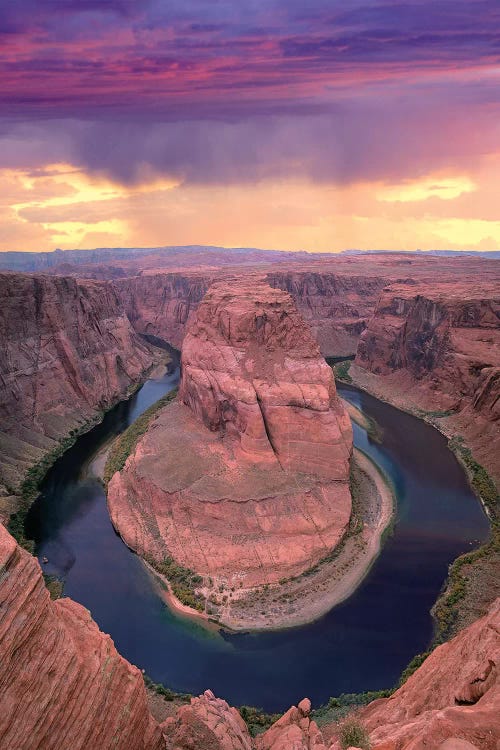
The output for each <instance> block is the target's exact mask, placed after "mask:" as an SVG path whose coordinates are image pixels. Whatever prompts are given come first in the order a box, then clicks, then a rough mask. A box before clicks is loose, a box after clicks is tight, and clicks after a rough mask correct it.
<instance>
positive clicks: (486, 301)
mask: <svg viewBox="0 0 500 750" xmlns="http://www.w3.org/2000/svg"><path fill="white" fill-rule="evenodd" d="M351 370H352V375H353V377H354V379H355V381H356V382H358V383H359V384H360V385H362V386H365V387H368V389H369V390H371V391H373V392H374V393H375V394H378V395H381V396H382V397H386V398H388V400H390V401H391V402H393V403H396V405H398V404H400V405H402V406H404V407H406V408H408V407H413V408H414V409H420V410H422V411H425V412H430V413H433V414H434V415H435V417H436V418H438V419H439V423H440V427H441V428H442V429H443V430H444V431H445V432H447V433H448V434H450V435H452V434H455V433H456V434H460V435H462V436H464V437H465V439H466V441H467V442H468V443H469V444H470V447H471V448H472V449H473V452H474V455H475V457H476V458H477V460H478V461H479V462H480V463H482V464H484V466H485V467H486V468H487V469H488V470H489V472H490V473H491V474H492V476H493V477H495V478H496V479H497V480H499V479H500V468H499V465H498V455H499V453H500V400H499V396H500V296H499V294H498V284H496V283H488V282H487V281H484V282H483V281H476V282H473V281H471V282H470V283H467V284H457V283H455V284H448V283H445V284H443V283H441V284H426V285H425V286H424V285H416V286H402V285H391V286H389V287H387V289H385V290H384V292H383V293H382V294H381V296H380V299H379V301H378V304H377V308H376V311H375V313H374V315H373V317H372V319H371V320H370V322H369V324H368V327H367V329H366V331H365V332H364V333H363V334H362V336H361V339H360V342H359V346H358V351H357V355H356V360H355V366H354V367H353V368H351Z"/></svg>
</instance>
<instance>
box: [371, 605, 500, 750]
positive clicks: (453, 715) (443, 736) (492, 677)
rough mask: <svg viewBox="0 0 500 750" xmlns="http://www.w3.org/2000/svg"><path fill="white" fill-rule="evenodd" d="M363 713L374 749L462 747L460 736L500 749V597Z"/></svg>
mask: <svg viewBox="0 0 500 750" xmlns="http://www.w3.org/2000/svg"><path fill="white" fill-rule="evenodd" d="M359 718H360V721H361V722H362V723H363V724H364V726H365V727H366V729H367V730H368V732H369V734H370V740H371V747H372V750H377V748H380V750H382V748H383V750H410V749H411V750H435V749H437V748H443V750H448V749H449V750H451V748H454V747H456V748H457V750H458V748H460V747H461V745H460V744H459V743H460V741H466V742H469V743H471V744H472V745H473V746H474V747H476V748H480V749H481V750H497V748H498V741H499V738H500V599H497V600H496V602H495V603H494V604H493V605H492V607H491V609H490V611H489V613H488V614H487V615H486V616H485V617H482V618H481V619H480V620H478V621H477V622H475V623H474V624H473V625H471V626H470V627H468V628H466V629H465V630H462V631H461V632H460V633H459V634H458V635H457V636H456V637H455V638H454V639H453V640H451V641H450V642H449V643H445V644H444V645H442V646H439V647H438V648H437V649H436V650H435V651H433V652H432V654H431V655H430V656H429V657H428V658H427V659H426V661H425V662H424V663H423V665H422V666H421V667H420V668H419V669H418V670H417V671H416V672H415V673H414V674H413V675H412V676H411V677H410V678H409V680H408V681H407V682H406V683H405V684H404V685H403V687H401V688H400V689H399V690H397V691H396V692H395V693H394V695H392V696H391V697H390V698H384V699H382V700H378V701H374V702H373V703H372V704H370V705H369V706H368V707H367V708H366V709H364V711H363V712H362V713H361V715H360V717H359ZM451 738H454V739H455V740H456V742H457V744H456V746H455V745H453V744H452V741H451ZM445 741H448V744H446V745H443V744H442V743H444V742H445Z"/></svg>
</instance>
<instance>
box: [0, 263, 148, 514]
mask: <svg viewBox="0 0 500 750" xmlns="http://www.w3.org/2000/svg"><path fill="white" fill-rule="evenodd" d="M0 294H1V297H2V305H1V306H0V341H1V342H2V346H1V348H0V384H1V388H0V455H1V458H0V484H3V485H4V491H3V492H4V495H6V494H8V492H9V491H13V490H15V489H16V488H17V486H18V484H19V482H20V480H21V479H22V477H23V475H24V473H25V472H26V470H27V469H28V468H29V467H30V466H31V465H32V464H33V463H35V462H37V461H38V460H40V458H41V457H42V456H43V454H44V453H46V452H48V451H50V450H51V449H53V448H54V447H55V446H56V445H57V444H58V442H59V440H60V439H61V438H63V437H66V436H67V435H68V434H69V433H70V432H71V431H72V430H76V429H78V428H79V427H81V426H82V425H84V424H85V423H86V422H87V421H88V420H91V419H92V418H94V417H96V415H97V414H98V413H99V411H100V410H103V409H106V408H108V407H109V406H110V405H111V404H113V403H114V402H115V401H116V400H118V399H119V398H122V397H124V396H125V395H126V393H127V391H128V389H129V388H130V386H131V385H133V384H134V383H136V382H137V381H138V380H139V379H140V377H141V374H142V373H143V371H144V370H146V369H147V368H148V367H149V366H150V365H151V364H152V363H153V362H154V358H155V356H156V355H155V354H154V353H153V351H152V349H151V348H150V347H149V346H148V345H146V344H145V343H144V342H143V341H142V340H141V339H140V337H139V336H138V335H137V334H136V332H135V331H134V330H133V328H132V326H131V325H130V322H129V320H128V318H127V317H126V315H125V313H124V311H123V309H122V308H121V306H120V303H119V300H118V297H117V294H116V292H115V290H114V288H113V286H112V285H111V284H109V283H99V282H91V281H85V282H77V281H76V280H75V279H67V278H64V277H49V276H27V275H23V274H11V273H2V274H0ZM6 488H9V489H6ZM0 503H1V501H0ZM1 510H2V506H1V504H0V516H1Z"/></svg>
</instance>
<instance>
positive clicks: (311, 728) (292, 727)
mask: <svg viewBox="0 0 500 750" xmlns="http://www.w3.org/2000/svg"><path fill="white" fill-rule="evenodd" d="M310 711H311V702H310V701H309V700H308V699H307V698H304V700H302V701H301V702H300V703H299V705H298V706H292V707H291V708H290V709H289V710H288V711H287V712H286V713H285V714H283V716H282V717H281V718H280V719H278V721H277V722H275V723H274V724H273V725H272V726H271V728H270V729H268V730H267V732H264V733H263V734H261V735H259V736H258V737H256V738H255V739H253V740H252V738H251V737H250V734H249V732H248V729H247V726H246V724H245V722H244V721H243V719H242V718H241V715H240V714H239V712H238V711H237V710H236V709H235V708H230V707H229V706H228V704H227V703H226V702H225V701H223V700H220V699H219V698H216V697H215V696H214V694H213V693H212V691H211V690H206V691H205V693H204V694H203V695H201V696H200V697H199V698H192V699H191V704H190V705H189V706H183V707H182V708H180V709H179V710H178V711H177V713H176V715H175V717H172V718H169V719H167V720H166V721H165V722H164V723H163V724H162V729H163V733H164V737H165V740H166V743H167V750H326V748H327V745H326V744H325V741H324V739H323V735H322V734H321V732H320V730H319V729H318V727H317V725H316V723H315V722H314V721H312V720H311V719H310V717H309V714H310Z"/></svg>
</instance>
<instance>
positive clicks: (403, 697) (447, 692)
mask: <svg viewBox="0 0 500 750" xmlns="http://www.w3.org/2000/svg"><path fill="white" fill-rule="evenodd" d="M0 657H1V658H0V744H1V746H2V747H5V748H8V750H40V748H44V750H51V749H52V748H54V749H55V748H58V749H59V750H66V748H67V749H68V750H69V748H72V749H75V750H78V749H79V748H88V747H96V748H97V747H99V750H108V748H109V750H111V748H123V749H124V750H125V749H127V750H129V749H130V748H134V750H135V749H137V750H160V748H163V749H164V750H290V748H293V749H294V750H313V749H314V750H327V748H329V749H330V750H339V748H340V740H339V737H340V736H341V735H342V723H340V724H337V723H333V722H331V721H330V722H329V721H328V720H326V721H324V720H323V721H322V722H321V726H318V723H317V722H316V721H315V716H314V714H311V704H310V701H308V700H307V699H304V700H302V701H301V702H300V703H299V704H298V705H297V706H293V707H292V708H290V709H289V710H288V711H287V712H286V713H285V714H284V715H283V716H282V717H281V718H280V719H279V720H278V721H277V722H275V723H274V724H273V725H272V726H271V727H270V728H269V729H268V730H267V731H265V732H264V733H263V734H261V735H259V736H257V737H256V738H252V737H251V736H250V733H249V731H248V729H247V726H246V724H245V722H244V721H243V719H242V717H241V715H240V713H239V712H238V711H237V710H236V709H234V708H231V707H230V706H228V704H227V703H226V702H225V701H223V700H221V699H218V698H216V697H215V696H214V695H213V693H212V692H211V691H210V690H207V691H206V692H205V693H204V694H203V695H201V696H200V697H198V698H192V699H191V701H190V703H189V704H187V705H184V706H181V707H180V708H177V709H175V710H174V711H170V717H168V718H165V719H163V720H161V719H160V720H156V719H154V718H153V716H152V714H151V713H150V710H149V707H148V702H147V696H146V690H145V687H144V682H143V678H142V675H141V672H140V671H139V670H138V669H137V668H136V667H133V666H132V665H130V664H129V663H128V662H126V661H125V660H124V659H123V658H122V657H120V656H119V655H118V653H117V652H116V649H115V648H114V645H113V642H112V641H111V639H110V638H109V636H106V635H104V634H103V633H101V632H100V631H99V629H98V628H97V626H96V625H95V623H94V622H93V621H92V619H91V617H90V614H89V613H88V611H87V610H85V609H84V608H83V607H81V606H80V605H78V604H76V603H75V602H73V601H71V600H70V599H61V600H58V601H55V602H53V601H51V600H50V597H49V594H48V592H47V590H46V588H45V586H44V583H43V579H42V574H41V570H40V567H39V564H38V562H37V561H36V560H35V559H34V558H33V557H32V556H31V555H29V553H28V552H26V551H25V550H23V549H21V548H20V547H19V546H18V545H17V544H16V542H15V541H14V539H13V538H12V537H11V536H10V535H9V534H8V533H7V532H6V530H5V529H4V528H3V527H2V526H1V525H0ZM499 665H500V600H497V601H496V602H494V603H493V604H492V605H491V606H490V609H489V611H488V612H487V613H486V614H485V615H484V616H483V617H482V618H480V619H479V620H478V621H476V622H475V623H474V624H473V625H471V626H469V627H468V628H467V629H465V630H463V631H461V632H460V633H459V634H458V635H457V636H456V637H455V638H454V639H453V640H451V641H450V642H449V643H446V644H443V645H442V646H439V647H438V648H436V649H435V650H434V651H433V653H432V654H431V655H430V656H428V657H427V659H426V660H425V661H424V663H423V664H422V665H421V666H420V667H419V668H418V669H417V671H416V672H415V673H414V674H413V675H412V676H410V678H409V679H408V680H407V682H405V683H404V684H403V685H402V687H400V688H399V689H398V690H396V691H395V692H394V693H393V694H392V695H391V696H390V697H389V698H383V699H379V700H375V701H373V702H372V703H370V704H369V705H368V706H367V707H366V708H362V709H361V710H358V711H357V713H356V716H355V720H356V721H357V722H358V726H361V727H363V728H364V730H365V731H366V733H367V735H369V738H370V743H371V748H372V750H424V748H425V749H426V750H474V748H476V749H477V750H496V748H497V747H498V745H497V742H498V738H499V736H500V723H499V717H500V676H499Z"/></svg>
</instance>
